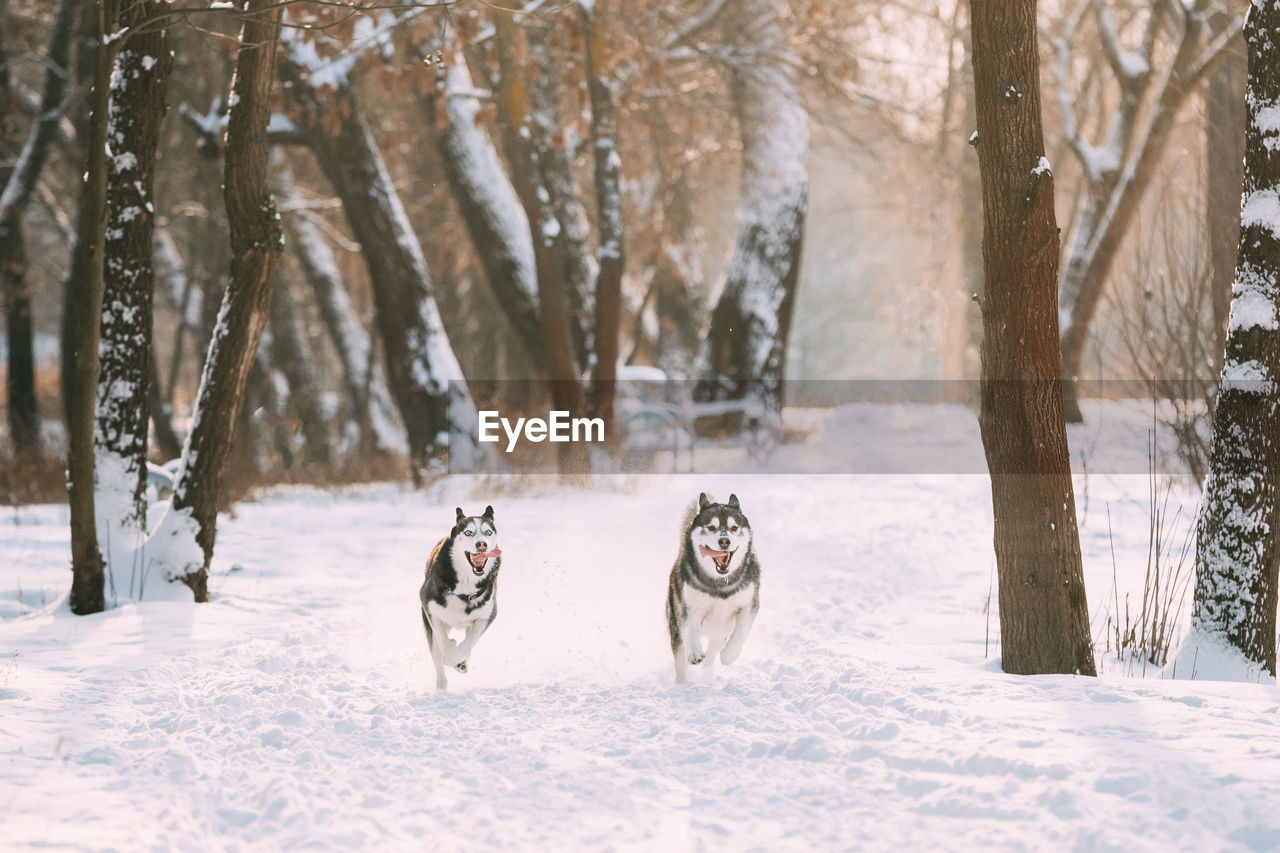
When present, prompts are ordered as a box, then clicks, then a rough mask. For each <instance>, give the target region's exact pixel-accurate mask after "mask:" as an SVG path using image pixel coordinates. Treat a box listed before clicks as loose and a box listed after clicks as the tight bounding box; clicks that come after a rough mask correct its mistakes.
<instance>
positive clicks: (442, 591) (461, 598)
mask: <svg viewBox="0 0 1280 853" xmlns="http://www.w3.org/2000/svg"><path fill="white" fill-rule="evenodd" d="M501 567H502V549H501V548H499V547H498V526H497V525H496V524H495V523H494V520H493V507H491V506H487V507H485V508H484V513H483V514H482V515H465V514H463V512H462V507H458V516H457V520H456V521H455V522H454V525H453V529H452V530H451V531H449V535H448V536H447V537H446V538H444V539H441V540H440V541H439V542H437V543H436V547H435V548H434V549H433V550H432V551H431V556H430V557H429V558H428V559H427V577H426V580H424V581H423V582H422V588H421V589H420V590H419V591H418V598H419V600H420V601H421V602H422V627H423V629H424V630H425V631H426V632H427V646H428V648H430V650H431V661H432V663H434V664H435V667H436V687H437V688H439V689H440V690H444V689H445V688H446V687H448V686H449V682H448V680H447V679H445V677H444V669H445V667H446V666H451V667H453V668H454V669H456V670H458V672H466V671H467V660H468V659H469V658H470V657H471V651H472V650H473V649H474V648H475V647H476V643H477V642H479V641H480V638H481V637H482V636H484V632H485V631H487V630H488V629H489V626H490V625H492V624H493V620H494V619H496V618H498V600H497V595H498V569H500V568H501ZM451 630H460V631H463V632H464V636H463V639H462V641H461V642H458V643H455V642H454V641H453V639H452V638H451V637H450V636H449V632H450V631H451Z"/></svg>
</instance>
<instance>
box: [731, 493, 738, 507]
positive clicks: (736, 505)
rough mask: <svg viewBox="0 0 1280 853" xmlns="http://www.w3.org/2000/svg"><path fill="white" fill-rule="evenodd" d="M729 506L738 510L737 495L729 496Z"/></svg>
mask: <svg viewBox="0 0 1280 853" xmlns="http://www.w3.org/2000/svg"><path fill="white" fill-rule="evenodd" d="M729 506H731V507H733V508H734V509H737V508H738V496H737V495H729Z"/></svg>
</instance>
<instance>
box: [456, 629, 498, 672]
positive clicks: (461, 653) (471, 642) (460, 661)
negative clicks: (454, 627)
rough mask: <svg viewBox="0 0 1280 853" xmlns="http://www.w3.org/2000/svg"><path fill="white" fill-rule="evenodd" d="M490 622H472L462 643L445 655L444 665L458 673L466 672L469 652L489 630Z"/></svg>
mask: <svg viewBox="0 0 1280 853" xmlns="http://www.w3.org/2000/svg"><path fill="white" fill-rule="evenodd" d="M492 621H493V620H492V619H484V620H480V619H477V620H476V621H475V622H472V623H471V625H470V627H468V628H467V635H466V636H465V637H463V638H462V642H461V643H458V645H457V646H455V647H453V648H452V649H450V650H449V651H448V652H447V653H446V654H445V656H444V662H445V664H446V665H448V666H452V667H454V668H456V669H457V670H458V671H459V672H466V671H467V660H468V659H469V658H470V657H471V650H472V649H474V648H475V647H476V643H478V642H480V638H481V637H482V636H484V632H485V631H487V630H489V623H490V622H492Z"/></svg>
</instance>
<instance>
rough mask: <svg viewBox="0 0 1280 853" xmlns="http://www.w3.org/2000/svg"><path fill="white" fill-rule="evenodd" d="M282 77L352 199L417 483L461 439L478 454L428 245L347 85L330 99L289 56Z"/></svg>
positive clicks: (339, 185)
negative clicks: (423, 469) (435, 457)
mask: <svg viewBox="0 0 1280 853" xmlns="http://www.w3.org/2000/svg"><path fill="white" fill-rule="evenodd" d="M292 44H294V42H292V41H291V45H292ZM298 44H300V42H299V43H298ZM281 74H282V76H283V78H284V79H285V80H286V81H288V83H289V84H290V85H289V86H288V87H287V92H288V95H289V97H290V99H291V100H290V107H289V110H290V117H291V119H292V120H293V122H294V124H295V125H296V126H297V127H298V128H299V129H300V130H301V132H302V134H303V136H304V138H305V139H306V142H307V145H308V147H309V148H310V149H311V151H312V152H313V153H314V154H315V156H316V160H317V161H318V162H319V163H320V168H321V169H322V170H323V171H324V173H325V177H327V178H328V179H329V181H330V183H332V184H333V188H334V190H335V191H336V192H337V194H338V197H339V198H341V199H342V206H343V210H344V211H345V212H346V216H347V222H348V223H349V224H350V226H351V230H352V231H353V232H354V233H355V236H356V239H357V240H358V241H359V242H360V247H361V250H362V252H363V254H364V259H365V263H366V265H367V266H368V267H369V278H370V281H371V282H372V284H373V297H374V305H375V307H376V311H377V322H378V327H379V329H380V331H381V334H382V340H383V344H384V347H385V350H384V353H385V359H386V366H387V379H388V381H389V384H390V386H391V393H392V394H393V395H394V396H395V399H396V403H397V405H398V406H399V409H400V414H401V416H402V417H403V419H404V422H405V427H406V430H407V431H408V434H409V453H410V455H411V457H412V459H413V462H414V466H415V468H414V470H415V477H417V476H418V471H419V470H420V466H421V465H422V464H423V463H424V462H425V461H426V459H427V457H428V456H429V455H430V454H431V453H432V451H433V450H442V449H444V441H443V439H444V438H445V437H447V436H452V437H453V438H456V439H458V443H457V445H456V446H454V445H452V444H451V445H450V446H449V452H450V454H451V455H452V456H453V457H454V459H455V460H457V461H460V462H462V461H463V455H469V454H470V453H472V452H474V448H475V436H474V427H473V426H471V424H473V423H474V414H468V412H471V413H474V405H473V404H472V402H471V394H470V391H469V390H468V389H467V385H466V381H465V380H464V378H463V376H462V369H461V368H460V367H459V365H458V360H457V358H456V357H455V356H454V352H453V348H452V347H451V345H450V343H449V339H448V337H447V336H446V334H445V330H444V324H443V322H442V321H441V319H440V312H439V309H438V308H437V307H436V302H435V299H434V297H433V296H432V293H431V279H430V276H429V275H428V273H427V262H426V259H425V258H424V257H423V255H422V246H421V245H420V244H419V242H418V238H417V235H416V234H414V233H413V228H412V227H411V226H410V224H409V218H408V216H407V215H406V213H405V210H404V205H403V204H402V203H401V201H400V196H399V195H398V194H397V193H396V190H395V187H394V186H392V183H391V178H390V176H389V175H388V173H387V168H386V164H385V163H384V162H383V160H382V154H381V152H379V150H378V146H377V143H376V142H375V141H374V139H373V134H372V133H371V132H370V130H369V127H368V125H367V124H366V123H365V121H364V118H363V117H362V116H361V114H360V111H359V107H358V105H357V104H356V102H355V98H354V95H353V93H352V92H351V90H350V88H349V87H348V86H347V85H346V82H345V81H343V82H342V83H341V84H340V85H339V87H338V88H337V89H330V90H327V91H325V92H324V93H323V96H321V94H320V93H318V91H317V90H316V89H315V88H313V86H312V84H311V82H310V78H309V76H308V75H307V74H305V72H304V71H303V68H302V66H301V65H299V64H298V63H296V62H295V61H293V59H292V58H288V57H287V58H286V60H285V61H284V62H283V63H282V65H281ZM463 464H466V463H465V462H464V463H463Z"/></svg>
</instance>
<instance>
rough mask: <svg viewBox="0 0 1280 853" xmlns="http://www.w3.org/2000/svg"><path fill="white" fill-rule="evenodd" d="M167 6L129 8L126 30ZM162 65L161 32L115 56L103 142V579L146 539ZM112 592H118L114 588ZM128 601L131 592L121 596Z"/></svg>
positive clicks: (98, 479)
mask: <svg viewBox="0 0 1280 853" xmlns="http://www.w3.org/2000/svg"><path fill="white" fill-rule="evenodd" d="M165 6H167V4H162V3H157V2H150V0H142V2H137V3H133V4H131V5H130V6H129V7H128V9H127V10H126V11H125V12H124V14H123V15H122V17H121V21H120V25H121V26H125V27H128V26H134V25H135V24H137V23H139V22H141V21H143V20H146V19H147V18H149V17H151V16H152V15H154V14H156V13H158V12H160V11H161V10H162V9H163V8H164V7H165ZM171 64H172V58H171V56H170V52H169V40H168V36H167V34H166V31H165V30H164V29H162V28H159V29H147V30H146V31H144V32H142V33H140V34H138V35H135V36H133V37H132V38H130V39H129V40H128V42H127V43H126V44H125V45H124V46H123V47H121V48H120V49H119V51H118V52H117V54H116V60H115V71H114V72H113V79H114V80H115V85H114V87H113V89H112V92H111V106H110V113H109V117H108V128H107V136H108V139H109V140H110V144H111V160H110V165H109V167H108V170H107V219H108V222H107V229H106V242H105V247H104V264H103V271H102V278H103V311H102V319H101V342H100V345H99V360H100V370H101V372H100V374H99V377H98V412H97V423H96V429H95V435H94V470H95V497H94V500H95V502H96V509H95V513H96V517H97V524H98V540H99V542H101V543H102V544H103V547H104V548H105V551H106V553H105V557H106V561H107V571H108V572H110V573H112V575H113V577H115V578H116V579H120V578H123V577H125V576H126V573H127V572H128V570H129V568H130V567H131V564H132V563H133V560H134V558H135V555H136V553H137V550H138V546H139V545H140V544H141V543H142V540H143V537H144V536H145V534H146V511H147V502H146V485H147V426H148V423H149V421H150V402H151V397H150V394H149V393H148V386H149V385H150V382H151V364H150V361H151V351H152V347H151V323H152V320H151V301H152V294H153V292H154V290H155V274H154V272H153V269H152V260H151V258H152V250H153V244H154V231H155V205H154V203H153V197H152V172H153V166H154V164H155V159H156V145H157V142H158V141H159V138H160V125H161V122H162V121H163V119H164V111H165V103H164V99H165V88H166V82H167V79H168V75H169V68H170V66H171ZM114 588H115V589H116V590H117V592H118V591H119V590H120V588H121V585H120V583H116V584H115V585H114ZM130 595H133V591H132V590H131V591H130Z"/></svg>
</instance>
